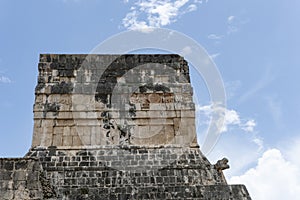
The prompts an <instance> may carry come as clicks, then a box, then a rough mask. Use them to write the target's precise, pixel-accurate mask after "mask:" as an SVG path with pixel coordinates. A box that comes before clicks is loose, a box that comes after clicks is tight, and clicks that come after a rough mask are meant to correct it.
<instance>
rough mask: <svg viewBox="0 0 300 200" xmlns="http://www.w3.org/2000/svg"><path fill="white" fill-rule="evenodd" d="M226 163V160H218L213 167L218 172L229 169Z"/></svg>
mask: <svg viewBox="0 0 300 200" xmlns="http://www.w3.org/2000/svg"><path fill="white" fill-rule="evenodd" d="M228 162H229V160H228V159H227V158H223V159H222V160H218V161H217V163H216V164H215V165H214V167H215V168H216V170H218V171H222V170H225V169H229V168H230V166H229V165H228V164H227V163H228Z"/></svg>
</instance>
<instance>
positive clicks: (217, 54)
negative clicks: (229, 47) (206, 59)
mask: <svg viewBox="0 0 300 200" xmlns="http://www.w3.org/2000/svg"><path fill="white" fill-rule="evenodd" d="M219 55H221V54H220V53H214V54H211V55H210V58H211V59H216V58H217V57H218V56H219Z"/></svg>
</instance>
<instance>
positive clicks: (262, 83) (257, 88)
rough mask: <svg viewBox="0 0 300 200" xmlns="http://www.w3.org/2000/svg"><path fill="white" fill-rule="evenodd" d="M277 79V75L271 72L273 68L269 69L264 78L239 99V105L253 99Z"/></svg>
mask: <svg viewBox="0 0 300 200" xmlns="http://www.w3.org/2000/svg"><path fill="white" fill-rule="evenodd" d="M274 79H275V75H274V74H273V73H272V72H271V68H270V67H268V68H267V69H266V71H265V73H264V74H263V76H262V77H261V78H260V79H259V80H258V81H257V82H256V83H255V84H254V85H253V86H252V87H251V88H250V89H248V90H246V91H247V92H246V93H244V94H243V95H242V96H241V97H240V98H239V100H238V101H239V103H242V102H244V101H246V100H248V99H249V98H251V97H253V96H254V95H255V94H257V93H258V92H259V91H261V90H262V89H264V88H265V87H266V86H267V85H268V84H270V83H271V82H272V81H273V80H274Z"/></svg>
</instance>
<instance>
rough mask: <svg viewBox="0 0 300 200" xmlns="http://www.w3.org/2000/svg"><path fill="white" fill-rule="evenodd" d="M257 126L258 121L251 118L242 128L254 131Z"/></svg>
mask: <svg viewBox="0 0 300 200" xmlns="http://www.w3.org/2000/svg"><path fill="white" fill-rule="evenodd" d="M255 126H256V122H255V121H254V120H253V119H251V120H248V121H247V122H246V123H245V124H243V125H242V129H243V130H244V131H246V132H253V130H254V127H255Z"/></svg>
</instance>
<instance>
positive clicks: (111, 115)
mask: <svg viewBox="0 0 300 200" xmlns="http://www.w3.org/2000/svg"><path fill="white" fill-rule="evenodd" d="M35 93H36V98H35V103H34V133H33V141H32V147H31V149H30V151H29V152H28V153H27V154H26V156H25V158H19V159H0V195H1V196H0V198H2V199H5V200H22V199H28V200H29V199H52V200H54V199H59V200H77V199H78V200H82V199H89V200H98V199H112V200H113V199H120V200H123V199H124V200H127V199H149V200H150V199H161V200H163V199H197V200H199V199H200V200H211V199H214V200H227V199H228V200H229V199H233V200H250V199H251V198H250V196H249V194H248V192H247V189H246V188H245V186H243V185H228V184H227V183H226V180H225V177H224V175H223V172H222V170H224V169H227V168H229V166H228V165H227V162H228V160H227V159H222V160H221V161H219V162H218V163H216V164H214V165H212V164H211V163H210V162H209V161H208V160H207V159H206V157H205V156H204V155H203V154H202V153H201V151H200V149H199V146H198V144H197V140H196V130H195V105H194V103H193V101H192V93H193V91H192V87H191V84H190V77H189V69H188V65H187V62H186V61H185V60H184V59H183V58H182V57H180V56H178V55H173V54H164V55H54V54H43V55H41V56H40V61H39V77H38V84H37V86H36V89H35Z"/></svg>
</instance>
